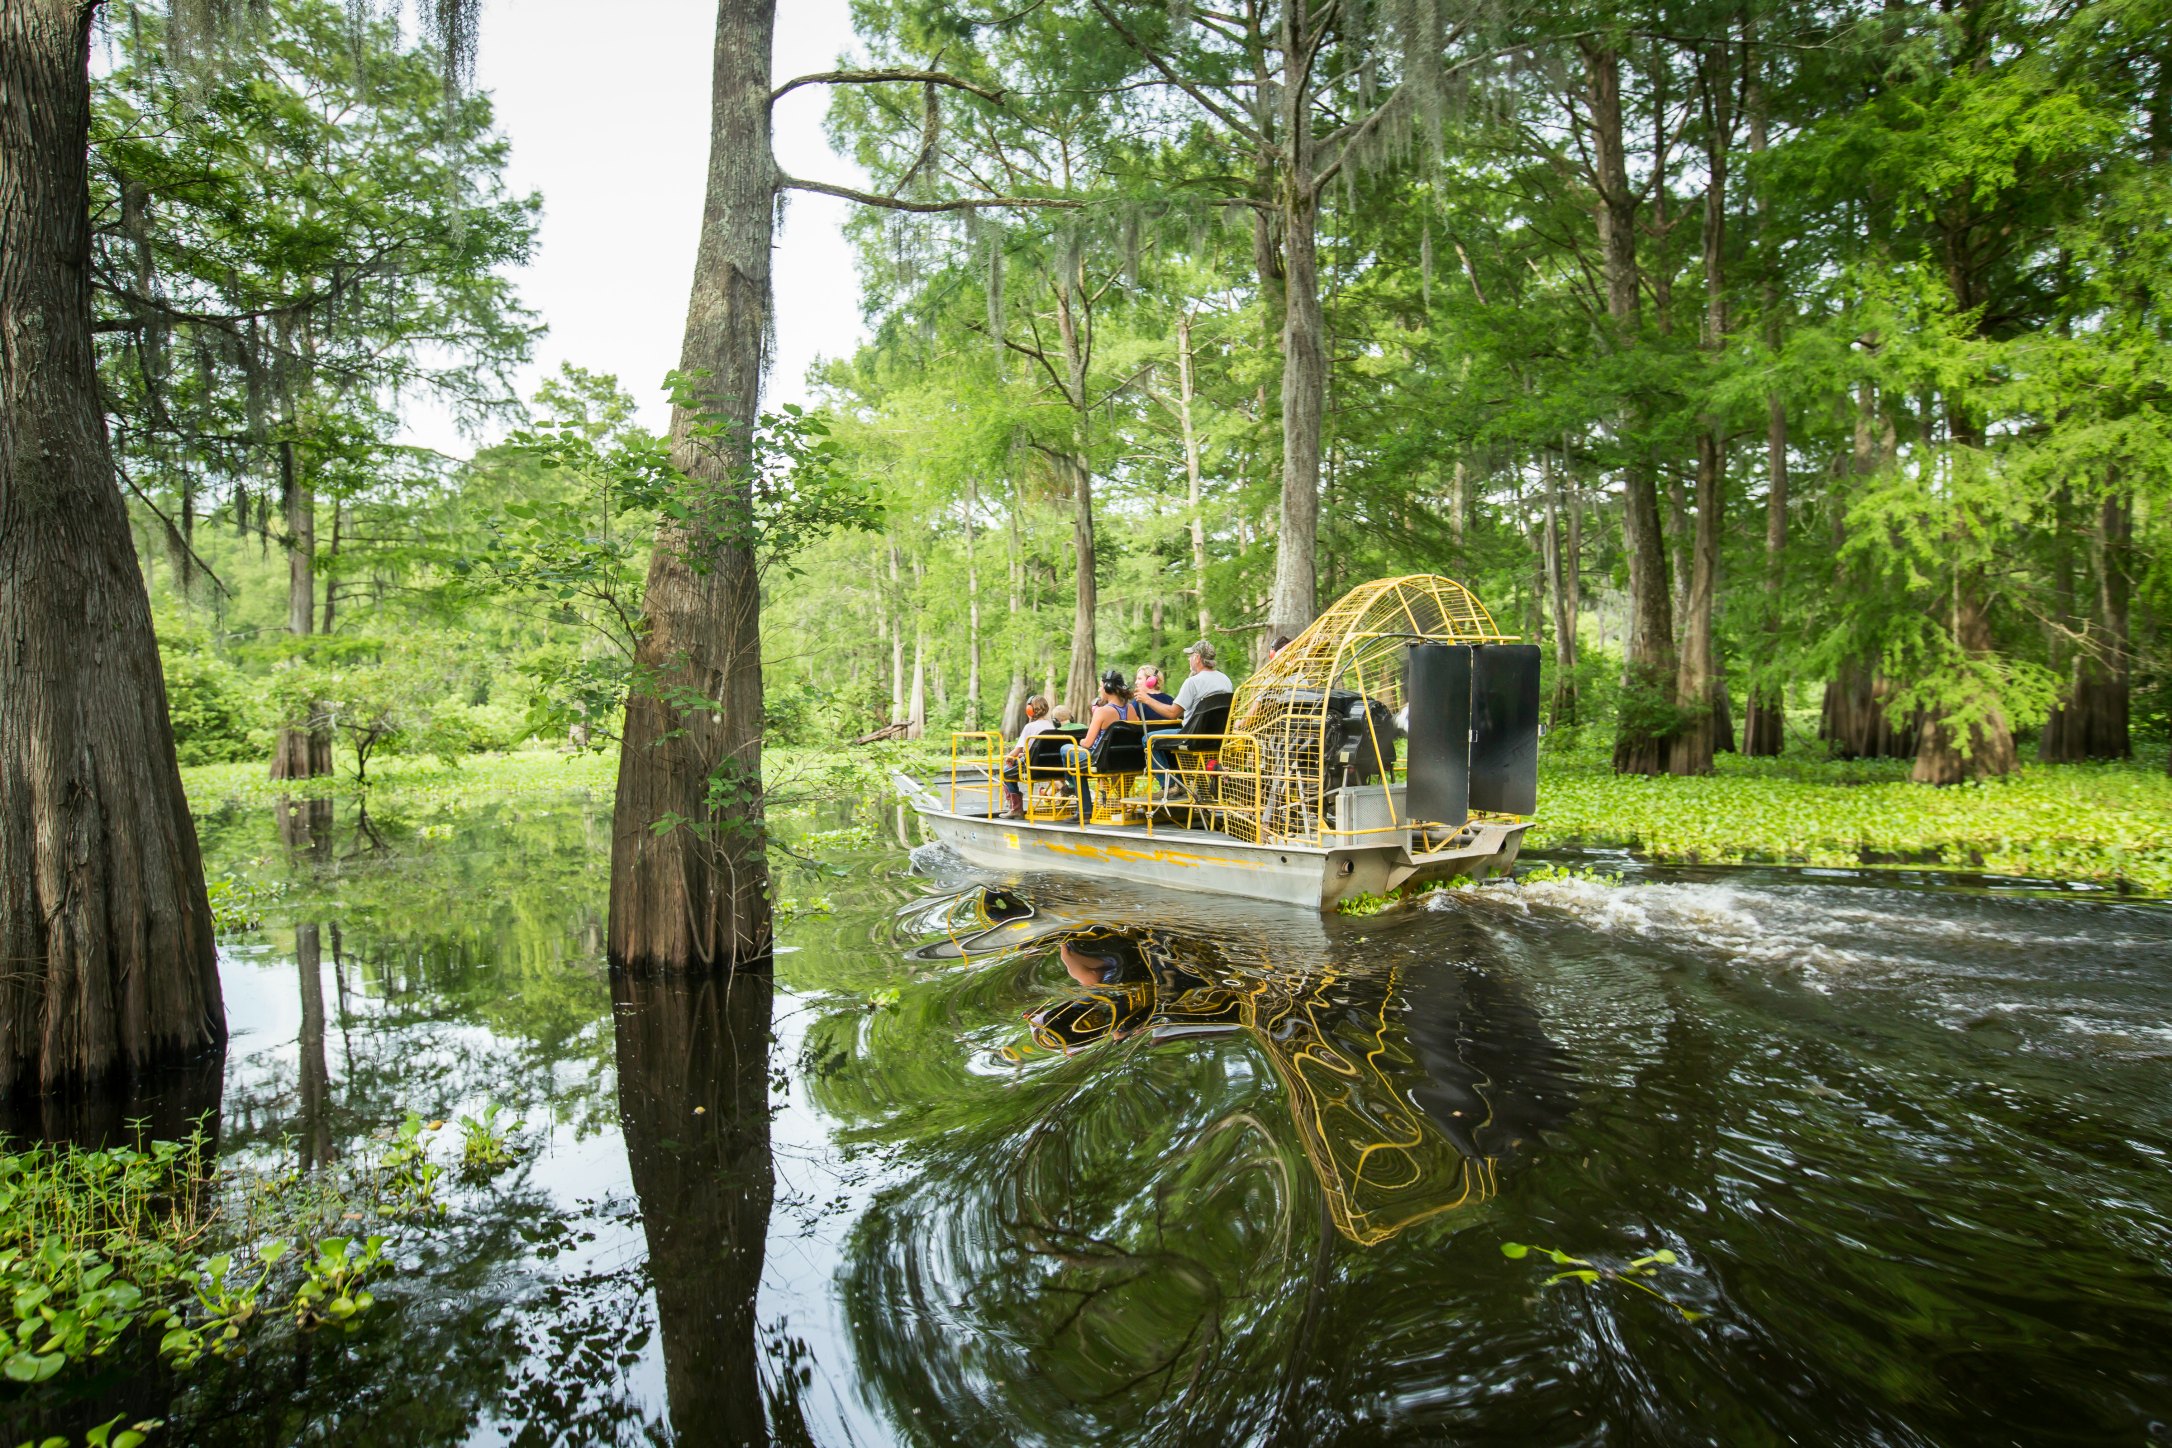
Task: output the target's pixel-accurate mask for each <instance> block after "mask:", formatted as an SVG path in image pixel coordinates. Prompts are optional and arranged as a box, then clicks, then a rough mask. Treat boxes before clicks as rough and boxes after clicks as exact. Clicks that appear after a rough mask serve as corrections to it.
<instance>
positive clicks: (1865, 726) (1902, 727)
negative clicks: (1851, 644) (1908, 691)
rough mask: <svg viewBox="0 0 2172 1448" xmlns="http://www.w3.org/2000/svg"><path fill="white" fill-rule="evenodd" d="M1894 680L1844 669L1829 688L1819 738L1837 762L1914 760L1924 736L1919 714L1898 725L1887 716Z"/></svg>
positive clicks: (1857, 669) (1850, 666) (1865, 670)
mask: <svg viewBox="0 0 2172 1448" xmlns="http://www.w3.org/2000/svg"><path fill="white" fill-rule="evenodd" d="M1893 692H1894V690H1893V685H1892V682H1891V681H1890V680H1887V679H1884V678H1881V677H1880V676H1879V675H1878V674H1876V673H1875V672H1874V671H1872V670H1871V669H1869V668H1867V667H1865V666H1863V665H1860V664H1846V665H1843V666H1842V667H1841V670H1840V674H1839V677H1837V678H1835V679H1834V680H1833V681H1832V682H1831V683H1828V684H1827V685H1826V686H1825V702H1824V705H1823V706H1822V709H1821V711H1820V714H1819V717H1818V737H1819V738H1820V739H1823V740H1825V741H1826V744H1827V747H1828V748H1829V749H1830V750H1831V753H1832V757H1833V758H1835V759H1913V758H1914V757H1915V755H1916V746H1917V742H1918V740H1919V739H1920V738H1921V735H1922V730H1923V718H1922V715H1921V713H1920V712H1918V713H1916V714H1914V715H1911V716H1910V717H1909V718H1908V719H1907V720H1906V721H1905V722H1895V721H1894V720H1893V719H1892V718H1891V717H1890V715H1889V713H1888V710H1887V704H1888V701H1889V700H1891V698H1892V697H1893Z"/></svg>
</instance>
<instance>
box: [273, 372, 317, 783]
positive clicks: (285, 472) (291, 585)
mask: <svg viewBox="0 0 2172 1448" xmlns="http://www.w3.org/2000/svg"><path fill="white" fill-rule="evenodd" d="M285 425H286V426H287V427H288V428H289V429H291V428H292V427H293V425H294V419H293V415H292V411H291V409H290V410H289V413H288V416H287V418H286V420H285ZM279 481H280V484H281V487H282V488H283V490H284V492H285V494H286V515H287V538H286V545H287V632H288V633H289V634H291V635H292V636H294V637H295V638H298V639H301V638H308V637H309V636H310V635H311V634H312V633H314V632H315V631H316V615H317V500H316V497H315V495H314V493H313V491H312V490H311V488H310V486H309V480H308V479H307V478H305V477H302V476H301V475H300V474H299V472H298V470H297V469H296V467H295V465H294V443H293V441H292V439H288V440H285V441H282V442H281V443H280V444H279ZM322 714H323V711H322V710H321V709H319V708H318V707H317V706H315V705H311V706H310V707H309V711H308V715H307V717H305V718H303V719H299V720H295V721H292V722H289V723H286V724H283V725H281V726H280V728H279V737H278V739H277V740H276V741H275V742H274V743H273V745H272V759H271V777H272V778H273V779H315V778H317V777H318V776H319V775H325V774H330V773H331V772H332V731H331V730H330V729H329V728H328V727H327V726H326V722H325V720H324V718H323V717H322Z"/></svg>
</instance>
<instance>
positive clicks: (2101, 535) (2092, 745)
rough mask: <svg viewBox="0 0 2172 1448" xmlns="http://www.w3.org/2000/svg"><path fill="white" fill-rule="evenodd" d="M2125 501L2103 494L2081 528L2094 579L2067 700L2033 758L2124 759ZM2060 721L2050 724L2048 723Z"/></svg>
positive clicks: (2128, 583)
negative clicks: (2086, 532)
mask: <svg viewBox="0 0 2172 1448" xmlns="http://www.w3.org/2000/svg"><path fill="white" fill-rule="evenodd" d="M2133 507H2134V505H2133V500H2132V498H2131V497H2130V496H2128V495H2127V494H2126V493H2124V492H2121V491H2115V492H2113V493H2111V494H2108V495H2107V496H2106V497H2105V498H2104V499H2103V501H2102V502H2101V503H2100V504H2099V505H2098V508H2097V518H2096V521H2095V523H2094V524H2093V525H2092V527H2091V529H2090V533H2089V568H2090V572H2091V574H2092V575H2093V577H2094V581H2095V584H2096V588H2095V596H2094V599H2093V600H2092V602H2093V609H2092V613H2093V617H2092V618H2091V620H2090V627H2089V629H2088V635H2087V638H2086V641H2085V644H2084V646H2083V647H2082V648H2080V649H2079V650H2077V651H2076V653H2075V656H2074V661H2073V670H2072V673H2071V676H2070V680H2069V688H2068V695H2069V697H2068V701H2067V703H2066V704H2065V706H2064V707H2062V708H2061V709H2059V710H2057V711H2055V713H2054V716H2053V719H2052V720H2051V721H2047V722H2046V723H2045V726H2044V734H2043V738H2042V740H2041V742H2040V743H2039V745H2038V747H2037V757H2038V758H2039V759H2042V760H2044V761H2046V762H2048V763H2067V762H2072V761H2076V760H2083V759H2131V758H2132V757H2133V756H2134V743H2133V739H2132V737H2131V735H2130V732H2129V724H2128V720H2129V708H2130V694H2131V689H2132V684H2131V675H2132V669H2133V642H2132V637H2131V633H2130V604H2129V600H2130V598H2131V596H2132V588H2133V581H2132V577H2131V574H2130V572H2129V569H2130V566H2131V564H2130V555H2131V553H2132V549H2133V539H2134V512H2133ZM2054 723H2057V724H2058V725H2059V726H2060V727H2058V728H2057V729H2056V730H2055V729H2054V728H2053V724H2054Z"/></svg>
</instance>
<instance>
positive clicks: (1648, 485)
mask: <svg viewBox="0 0 2172 1448" xmlns="http://www.w3.org/2000/svg"><path fill="white" fill-rule="evenodd" d="M1585 63H1586V71H1587V86H1586V95H1587V98H1588V101H1589V104H1590V107H1591V125H1592V136H1593V140H1594V143H1595V145H1596V156H1595V160H1596V166H1595V175H1594V180H1595V181H1596V183H1597V186H1598V190H1599V203H1598V206H1597V208H1596V212H1597V222H1598V232H1599V245H1600V252H1601V260H1602V263H1603V267H1602V270H1603V272H1604V275H1605V279H1606V305H1607V316H1608V319H1609V320H1610V321H1611V322H1612V324H1613V332H1614V345H1615V347H1616V349H1617V350H1623V351H1626V350H1628V349H1631V348H1634V347H1635V346H1636V345H1637V312H1638V299H1637V237H1636V205H1637V198H1636V193H1635V192H1634V191H1632V190H1631V189H1630V186H1629V168H1628V157H1627V154H1626V152H1625V150H1624V147H1623V144H1622V115H1621V56H1620V55H1619V54H1618V53H1617V52H1615V51H1612V50H1607V49H1603V48H1600V49H1591V50H1587V51H1586V52H1585ZM1622 535H1623V541H1624V543H1625V544H1626V546H1627V548H1628V553H1629V638H1628V647H1627V649H1626V650H1625V659H1624V667H1623V678H1622V685H1623V689H1622V695H1623V697H1622V712H1621V718H1620V720H1619V721H1618V722H1617V724H1616V727H1615V736H1614V769H1615V772H1616V773H1619V774H1647V775H1649V774H1664V773H1666V769H1667V732H1668V731H1667V728H1666V721H1665V719H1664V717H1663V716H1664V714H1665V712H1666V711H1667V706H1668V705H1670V704H1671V702H1672V700H1673V698H1674V684H1675V662H1674V600H1673V599H1672V597H1671V596H1670V595H1669V591H1668V585H1667V552H1666V540H1665V538H1664V536H1663V535H1662V532H1661V529H1660V522H1659V492H1658V489H1657V488H1656V487H1654V486H1653V483H1652V475H1651V470H1650V468H1649V467H1648V466H1646V465H1645V464H1644V463H1643V462H1641V461H1633V462H1632V463H1631V464H1630V465H1629V466H1628V467H1626V468H1624V469H1623V470H1622Z"/></svg>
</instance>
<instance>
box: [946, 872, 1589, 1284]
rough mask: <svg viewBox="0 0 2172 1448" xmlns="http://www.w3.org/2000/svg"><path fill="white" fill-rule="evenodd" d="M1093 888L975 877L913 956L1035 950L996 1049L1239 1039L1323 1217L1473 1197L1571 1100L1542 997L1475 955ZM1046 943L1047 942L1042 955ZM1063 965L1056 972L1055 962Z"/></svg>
mask: <svg viewBox="0 0 2172 1448" xmlns="http://www.w3.org/2000/svg"><path fill="white" fill-rule="evenodd" d="M1151 905H1152V900H1151V897H1144V898H1139V899H1126V898H1124V897H1123V896H1122V895H1120V894H1112V893H1111V892H1110V891H1108V890H1106V889H1101V888H1090V892H1089V893H1083V894H1074V895H1072V896H1071V897H1070V898H1065V897H1063V896H1061V895H1059V894H1056V893H1053V892H1052V891H1050V890H1049V889H1048V888H1046V886H1045V885H1044V886H1043V887H1041V888H1038V889H1036V890H1035V892H1034V894H1033V896H1032V898H1030V899H1029V898H1028V897H1027V896H1026V895H1025V894H1022V893H1021V892H1019V891H1016V890H1007V889H974V890H970V891H967V892H965V893H963V894H959V895H951V896H944V897H938V898H936V899H932V900H929V901H924V902H922V903H921V905H920V907H919V911H918V915H919V919H918V923H919V925H920V927H921V928H923V929H939V930H941V931H943V932H944V934H943V938H941V939H938V940H936V941H934V942H933V943H931V944H928V945H923V946H922V947H920V948H919V949H918V950H917V951H915V952H913V954H914V955H915V956H916V957H917V958H918V959H921V960H928V961H934V960H946V959H947V960H958V961H961V962H964V963H966V964H969V965H989V964H991V963H993V962H995V961H999V960H1003V959H1015V958H1018V957H1020V956H1033V957H1036V958H1037V959H1038V960H1039V961H1041V962H1045V963H1038V964H1036V966H1035V968H1034V975H1035V979H1036V983H1040V982H1041V981H1042V980H1044V979H1045V980H1046V982H1047V983H1048V984H1050V985H1054V986H1055V987H1056V990H1055V991H1054V992H1053V993H1052V994H1049V995H1047V996H1045V997H1043V998H1042V999H1040V1000H1038V1001H1037V1002H1035V1003H1034V1004H1033V1005H1032V1006H1030V1007H1029V1008H1027V1010H1026V1011H1025V1013H1024V1020H1023V1026H1022V1028H1021V1029H1020V1030H1019V1031H1018V1032H1017V1034H1016V1036H1015V1038H1014V1039H1013V1040H1012V1041H1010V1042H1009V1043H1008V1044H1006V1045H1005V1046H1003V1047H1002V1048H1001V1054H1002V1055H1003V1056H1004V1057H1005V1058H1006V1059H1007V1060H1008V1061H1010V1062H1012V1063H1015V1064H1027V1063H1030V1061H1031V1060H1032V1059H1033V1058H1034V1057H1036V1056H1047V1055H1063V1056H1072V1055H1076V1054H1079V1053H1082V1052H1086V1051H1097V1050H1113V1049H1121V1048H1122V1046H1120V1044H1119V1043H1128V1044H1129V1045H1130V1046H1132V1047H1143V1048H1146V1049H1171V1050H1183V1049H1186V1048H1187V1047H1203V1046H1210V1045H1213V1044H1216V1042H1215V1039H1214V1038H1231V1039H1233V1040H1235V1041H1241V1042H1245V1043H1248V1044H1249V1045H1250V1046H1252V1047H1253V1048H1255V1049H1256V1050H1257V1051H1258V1052H1259V1053H1260V1054H1261V1055H1263V1056H1264V1057H1265V1058H1266V1060H1267V1062H1268V1063H1269V1065H1270V1066H1271V1068H1272V1070H1273V1072H1274V1074H1275V1076H1276V1077H1277V1078H1279V1080H1280V1082H1281V1084H1282V1086H1283V1088H1284V1090H1285V1092H1286V1093H1287V1096H1288V1100H1289V1106H1290V1116H1291V1121H1292V1124H1293V1125H1294V1127H1295V1131H1296V1136H1297V1139H1298V1142H1299V1144H1300V1145H1301V1147H1302V1149H1303V1153H1304V1156H1305V1159H1306V1161H1307V1163H1308V1164H1309V1165H1310V1167H1311V1169H1312V1173H1313V1175H1314V1176H1315V1177H1316V1178H1317V1179H1318V1181H1319V1185H1320V1190H1321V1193H1322V1205H1323V1207H1324V1210H1325V1213H1326V1216H1327V1217H1328V1218H1329V1219H1330V1220H1332V1222H1333V1224H1334V1227H1335V1230H1336V1231H1337V1232H1338V1233H1339V1234H1340V1235H1341V1236H1343V1237H1345V1238H1347V1239H1348V1240H1350V1241H1352V1242H1355V1243H1358V1244H1359V1245H1361V1246H1373V1245H1376V1244H1378V1243H1381V1242H1384V1241H1386V1240H1388V1239H1389V1238H1391V1237H1393V1236H1395V1235H1396V1234H1397V1233H1399V1232H1402V1231H1403V1230H1404V1229H1406V1228H1408V1227H1410V1226H1412V1225H1414V1224H1416V1223H1419V1222H1422V1221H1425V1220H1427V1219H1429V1218H1433V1217H1438V1216H1441V1215H1443V1214H1445V1213H1450V1212H1454V1211H1456V1210H1458V1209H1460V1208H1468V1207H1473V1206H1476V1205H1478V1204H1480V1203H1482V1202H1484V1201H1486V1200H1487V1199H1489V1198H1490V1197H1492V1196H1493V1195H1494V1194H1495V1192H1496V1191H1497V1190H1498V1187H1499V1183H1500V1171H1501V1167H1502V1164H1503V1163H1504V1162H1506V1161H1508V1160H1510V1159H1511V1158H1513V1157H1514V1156H1516V1155H1517V1154H1518V1153H1519V1152H1521V1151H1524V1150H1526V1149H1527V1148H1528V1147H1529V1146H1530V1145H1531V1144H1532V1142H1533V1141H1534V1139H1535V1138H1536V1137H1537V1136H1538V1134H1539V1133H1540V1132H1541V1131H1543V1130H1545V1129H1546V1128H1548V1127H1550V1126H1553V1125H1556V1124H1558V1123H1559V1122H1561V1121H1562V1120H1564V1119H1565V1118H1566V1117H1567V1115H1568V1113H1569V1110H1570V1109H1571V1107H1572V1105H1573V1101H1574V1098H1573V1094H1572V1088H1571V1084H1570V1079H1571V1077H1572V1075H1573V1068H1572V1067H1571V1066H1570V1064H1569V1061H1568V1058H1567V1056H1566V1054H1565V1053H1564V1052H1563V1051H1562V1050H1561V1049H1560V1048H1559V1047H1558V1046H1556V1045H1555V1044H1554V1043H1553V1042H1552V1041H1550V1040H1549V1039H1548V1038H1547V1036H1546V1034H1545V1032H1544V1030H1543V1029H1542V1028H1541V1024H1540V1020H1539V1016H1538V1013H1537V1012H1536V1011H1535V1010H1534V1009H1533V1008H1532V1006H1531V1005H1530V1004H1529V1003H1528V1002H1527V1001H1525V1000H1524V999H1522V997H1521V996H1520V994H1519V993H1518V992H1517V991H1516V990H1515V989H1514V988H1513V986H1511V985H1510V984H1508V983H1507V982H1505V981H1503V980H1502V979H1500V978H1499V977H1497V976H1495V975H1491V974H1489V973H1487V972H1486V971H1485V970H1483V969H1481V968H1479V967H1477V966H1475V965H1472V964H1469V963H1459V962H1457V961H1453V960H1447V961H1444V960H1441V959H1438V958H1437V956H1436V954H1435V950H1434V946H1436V945H1437V943H1438V942H1437V935H1438V933H1437V932H1434V934H1433V937H1432V942H1431V943H1430V944H1429V945H1428V946H1427V947H1426V949H1425V953H1424V955H1423V956H1422V957H1417V958H1413V957H1412V956H1411V955H1410V954H1409V952H1408V951H1407V950H1404V951H1397V950H1395V949H1393V948H1392V947H1382V946H1381V945H1380V944H1379V943H1378V942H1377V941H1374V940H1371V939H1370V938H1368V937H1366V936H1362V935H1359V934H1357V933H1356V931H1355V930H1354V929H1346V928H1344V927H1342V926H1341V925H1340V924H1339V923H1338V924H1337V925H1336V926H1334V927H1331V926H1330V925H1329V923H1328V922H1325V921H1323V920H1321V918H1320V917H1319V915H1318V914H1317V913H1315V912H1311V911H1303V912H1300V911H1294V910H1282V911H1270V912H1261V911H1259V910H1258V909H1257V908H1256V907H1255V908H1249V909H1246V910H1244V911H1242V912H1241V913H1240V912H1239V911H1238V910H1236V909H1235V908H1234V907H1228V906H1225V907H1219V908H1212V909H1208V910H1205V911H1203V912H1193V913H1188V914H1187V916H1186V918H1184V919H1183V921H1182V923H1181V924H1178V925H1173V926H1165V925H1133V924H1128V923H1127V924H1122V925H1117V924H1112V923H1110V922H1111V921H1113V920H1129V919H1133V918H1136V917H1138V916H1139V915H1140V913H1141V912H1142V910H1144V909H1149V908H1151ZM1051 957H1052V959H1051ZM1059 967H1060V969H1059Z"/></svg>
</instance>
